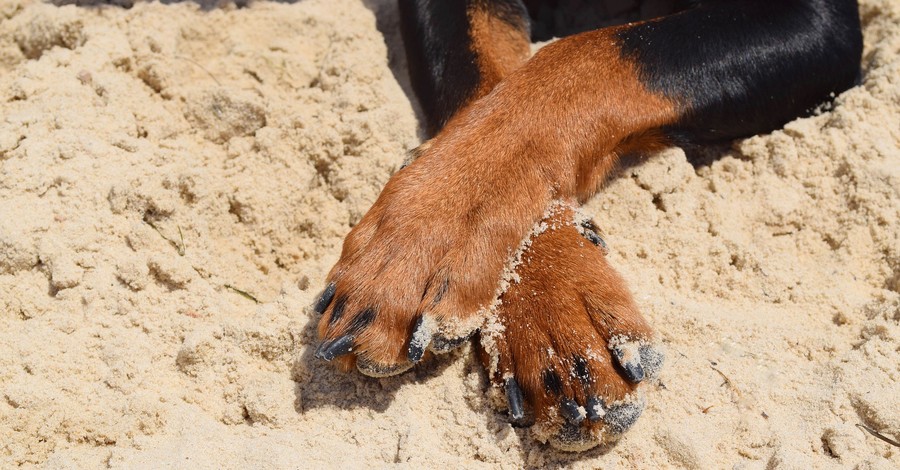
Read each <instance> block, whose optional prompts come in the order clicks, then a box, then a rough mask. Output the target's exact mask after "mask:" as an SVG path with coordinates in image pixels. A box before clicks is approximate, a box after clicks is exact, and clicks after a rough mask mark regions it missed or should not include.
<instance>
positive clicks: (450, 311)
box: [313, 138, 546, 377]
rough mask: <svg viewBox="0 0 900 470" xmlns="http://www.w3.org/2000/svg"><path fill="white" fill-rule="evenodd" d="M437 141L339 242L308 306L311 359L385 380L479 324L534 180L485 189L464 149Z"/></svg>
mask: <svg viewBox="0 0 900 470" xmlns="http://www.w3.org/2000/svg"><path fill="white" fill-rule="evenodd" d="M446 140H448V139H444V141H446ZM449 140H451V141H453V142H456V141H455V140H453V139H449ZM441 142H443V141H442V140H441V139H439V138H435V139H434V140H433V141H431V142H430V143H429V144H427V145H426V146H425V148H426V150H424V151H423V152H421V153H422V155H420V156H419V157H418V158H417V159H416V160H415V161H414V162H412V163H410V164H409V165H408V166H406V167H405V168H403V169H402V170H400V171H399V172H398V173H396V174H395V175H394V176H393V177H392V178H391V180H390V181H389V182H388V184H387V185H386V186H385V188H384V190H383V191H382V193H381V195H380V196H379V197H378V200H377V201H376V202H375V204H374V205H373V206H372V208H371V209H370V210H369V211H368V213H366V215H365V216H364V217H363V218H362V220H361V221H360V222H359V223H358V224H357V225H356V227H354V228H353V230H351V232H350V234H349V235H348V236H347V238H346V239H345V241H344V246H343V250H342V253H341V257H340V259H339V260H338V262H337V264H336V265H335V267H334V268H333V269H332V271H331V273H330V274H329V276H328V282H327V284H326V288H325V289H324V291H323V293H322V294H321V296H320V298H319V299H318V300H317V301H316V303H315V305H314V307H313V309H314V310H315V311H316V312H317V313H319V314H321V315H322V317H321V319H320V322H319V329H318V331H319V337H320V339H321V340H322V342H321V344H320V346H319V348H318V349H317V351H316V353H315V356H316V357H317V358H319V359H322V360H326V361H333V362H335V363H337V364H339V365H340V366H341V367H342V368H344V369H345V370H346V369H350V368H352V367H353V366H354V365H355V366H356V368H357V369H358V370H359V371H360V372H362V373H363V374H366V375H370V376H376V377H383V376H388V375H394V374H398V373H401V372H403V371H405V370H407V369H409V368H410V367H412V366H413V365H414V364H415V363H417V362H418V361H420V360H421V359H422V358H423V357H424V356H425V354H426V353H427V351H432V352H436V353H442V352H447V351H450V350H452V349H453V348H456V347H458V346H460V345H462V344H463V343H465V342H466V340H467V339H469V338H470V337H471V336H472V334H473V333H474V332H475V331H476V330H477V329H478V328H479V327H480V326H481V325H482V323H483V322H484V319H485V317H486V315H487V312H488V311H489V308H490V306H491V304H492V303H493V302H494V301H495V299H496V298H497V285H498V281H499V279H500V276H501V274H502V272H503V268H504V266H505V265H506V264H507V262H508V260H509V259H510V257H511V255H512V254H513V253H514V252H515V251H516V248H517V247H518V245H519V243H520V242H521V240H522V238H523V237H524V236H525V234H526V233H527V231H528V229H529V228H530V227H531V225H532V224H533V223H534V221H535V220H537V219H539V218H540V216H541V211H542V210H543V209H542V207H543V206H545V205H546V202H534V201H531V199H530V198H531V196H530V195H531V194H533V193H534V191H531V192H528V191H527V188H529V187H536V186H537V187H540V186H541V185H540V184H539V183H538V182H536V180H529V178H528V177H527V176H522V177H520V178H516V179H511V178H502V181H499V182H498V181H492V180H491V178H490V176H489V174H488V173H485V172H481V171H480V170H479V165H483V164H485V163H486V161H484V160H482V159H478V160H473V159H474V158H475V157H472V156H471V155H472V152H471V151H464V150H465V149H466V148H469V147H467V146H465V145H463V146H462V149H460V148H459V145H458V144H457V143H453V142H451V144H446V143H441ZM473 145H474V144H473ZM456 155H462V157H454V156H456ZM523 168H530V167H528V166H525V167H523ZM522 171H523V172H524V173H523V174H527V173H528V171H529V170H522ZM491 174H493V173H491ZM531 206H534V207H531Z"/></svg>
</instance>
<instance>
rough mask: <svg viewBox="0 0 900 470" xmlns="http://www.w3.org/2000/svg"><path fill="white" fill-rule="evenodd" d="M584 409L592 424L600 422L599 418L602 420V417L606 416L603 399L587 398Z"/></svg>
mask: <svg viewBox="0 0 900 470" xmlns="http://www.w3.org/2000/svg"><path fill="white" fill-rule="evenodd" d="M586 408H587V410H586V411H587V417H588V419H589V420H591V421H593V422H597V421H600V418H603V415H604V414H606V405H605V404H604V403H603V399H602V398H599V397H588V399H587V407H586Z"/></svg>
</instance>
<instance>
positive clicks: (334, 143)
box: [0, 0, 900, 468]
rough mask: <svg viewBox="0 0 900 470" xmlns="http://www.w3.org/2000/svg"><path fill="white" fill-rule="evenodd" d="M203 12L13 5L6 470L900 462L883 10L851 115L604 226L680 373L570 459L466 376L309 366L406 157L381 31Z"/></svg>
mask: <svg viewBox="0 0 900 470" xmlns="http://www.w3.org/2000/svg"><path fill="white" fill-rule="evenodd" d="M201 6H203V5H197V4H194V3H179V4H174V5H162V4H158V3H152V4H147V3H138V4H136V5H134V6H133V8H130V9H124V8H119V7H108V6H107V7H98V6H74V5H69V6H62V7H60V6H54V5H50V4H43V3H40V2H38V1H36V0H6V1H4V2H2V3H0V398H2V399H0V466H3V467H8V466H13V465H33V464H34V465H39V464H43V465H46V466H50V467H96V466H102V465H109V466H116V467H123V466H124V467H141V466H145V467H160V466H185V467H191V468H197V467H201V468H221V467H231V468H235V467H246V466H254V467H259V466H271V465H277V466H282V467H304V468H309V467H321V466H336V465H341V464H343V465H348V464H351V463H352V464H354V465H360V466H361V465H366V464H368V465H376V466H383V465H385V464H387V463H392V462H401V463H402V462H409V463H413V464H415V465H422V466H428V467H436V466H439V465H449V466H453V467H461V466H467V467H469V466H479V465H480V466H492V467H493V466H502V467H511V468H513V467H520V466H540V465H551V464H567V465H573V466H583V467H598V466H600V467H608V466H612V465H616V464H618V465H621V466H626V467H632V466H637V467H645V468H656V467H660V466H684V467H704V468H708V467H713V468H722V467H731V466H738V467H739V468H762V467H767V466H768V467H771V468H797V467H813V466H815V467H823V466H825V467H827V466H832V467H852V466H856V465H859V466H861V467H862V468H896V467H897V466H898V465H900V450H898V449H895V448H891V447H890V446H889V445H887V444H885V443H884V442H882V441H879V440H877V439H875V438H874V437H872V436H870V435H867V434H865V433H863V432H862V431H861V430H859V429H858V428H856V427H855V425H856V424H857V423H864V424H866V425H868V426H870V427H872V428H875V429H878V430H881V431H884V432H886V433H889V434H890V433H893V435H895V436H897V433H900V385H898V383H900V294H898V292H900V189H898V188H900V78H898V77H900V27H898V24H900V4H897V2H894V1H891V0H869V1H865V2H863V6H862V12H863V16H864V21H865V24H866V53H865V64H864V67H865V73H864V77H863V83H862V85H861V86H859V87H857V88H854V89H853V90H850V91H848V92H847V93H844V94H843V95H842V96H840V97H838V99H837V101H836V103H835V105H834V107H833V109H827V110H822V112H821V113H820V114H818V115H817V116H815V117H811V118H807V119H801V120H798V121H795V122H793V123H791V124H789V125H787V126H786V127H785V129H784V130H781V131H778V132H775V133H773V134H771V135H767V136H759V137H754V138H751V139H747V140H744V141H741V142H737V143H736V144H735V145H734V146H733V147H732V148H729V149H718V150H707V151H706V153H707V154H713V153H716V152H718V153H723V152H724V156H722V157H721V158H718V159H716V160H714V161H712V160H710V161H711V163H709V164H707V165H701V166H699V167H694V166H692V165H691V164H689V163H688V160H687V158H686V157H685V154H684V152H682V151H681V150H677V149H676V150H672V151H669V152H666V153H664V154H663V155H662V156H661V157H660V158H656V159H654V160H651V161H649V162H647V163H645V164H643V165H640V166H637V167H634V168H632V169H629V170H627V171H625V172H624V173H623V174H622V175H620V176H619V177H618V178H616V179H615V180H614V181H612V182H611V184H610V185H609V186H608V187H607V188H606V189H605V190H604V191H603V192H602V193H601V194H599V195H598V196H597V197H596V198H595V199H594V200H592V201H591V202H590V203H589V204H588V206H587V209H588V211H589V212H592V213H594V214H595V215H596V216H597V219H598V220H599V221H600V223H601V225H602V226H603V229H604V231H605V232H606V234H607V235H608V242H609V244H610V248H611V254H610V256H611V257H612V261H613V263H614V264H615V265H616V266H617V267H618V268H619V269H620V271H621V272H622V273H623V274H624V276H625V277H626V278H627V279H629V280H630V281H631V286H632V288H633V290H634V292H635V293H636V297H637V299H638V303H639V305H640V306H641V308H642V309H643V311H644V312H645V314H646V315H647V317H648V318H649V319H650V320H651V323H652V324H654V325H655V327H656V328H657V329H658V330H659V332H660V334H661V337H662V338H663V340H664V341H665V343H666V344H667V347H668V351H669V353H668V357H669V362H668V364H667V366H666V368H665V369H664V371H663V374H662V383H663V384H664V385H663V386H660V387H658V388H657V389H654V390H650V391H649V392H650V393H649V394H648V398H649V407H648V410H647V411H646V412H645V413H644V417H643V418H642V419H641V421H639V424H638V425H637V426H636V428H635V429H634V430H633V431H632V432H631V433H630V434H628V436H627V437H626V438H625V439H624V440H623V442H621V443H620V444H619V445H617V446H615V447H613V448H612V449H605V450H597V451H592V452H589V453H587V454H583V455H568V454H562V453H558V452H556V451H553V450H550V449H547V448H545V447H543V446H540V445H538V444H536V443H535V442H533V441H532V440H531V438H530V436H529V434H528V431H527V430H520V429H513V428H511V427H510V426H509V425H508V424H507V423H506V420H505V418H504V417H503V416H501V415H499V414H497V413H495V412H494V411H492V409H491V408H490V406H489V404H488V402H487V400H486V398H485V395H484V389H485V382H484V378H483V375H482V373H481V371H480V368H479V367H478V366H476V365H475V362H474V361H473V360H472V358H471V357H470V355H468V354H466V353H465V352H463V353H461V354H456V355H451V356H450V357H446V358H441V359H440V360H438V361H437V362H432V363H431V364H427V365H424V366H420V367H418V368H417V369H416V370H415V371H414V372H412V373H409V374H406V375H404V376H401V377H398V378H392V379H385V380H374V379H367V378H364V377H360V376H359V375H358V374H351V375H345V374H340V373H336V372H334V371H333V370H332V369H330V368H329V367H326V366H324V365H322V364H319V363H317V362H316V361H312V360H310V356H311V354H310V348H311V347H312V346H314V336H315V335H314V321H315V319H313V318H311V316H310V315H309V314H308V312H307V311H306V309H305V308H306V306H307V305H308V304H309V303H311V301H312V299H313V296H314V295H315V293H316V292H317V291H318V290H319V289H321V287H322V280H323V276H324V273H325V271H326V270H327V269H328V268H329V267H330V265H331V264H332V263H333V262H334V260H335V259H336V257H337V255H338V251H339V248H340V242H341V240H342V237H343V235H344V234H345V233H346V232H347V231H348V230H349V227H350V226H351V225H352V224H353V223H354V222H355V221H356V220H358V218H359V217H360V216H361V215H362V214H363V213H364V212H365V210H366V209H367V208H368V206H369V205H370V204H371V203H372V201H373V200H374V198H375V196H376V195H377V193H378V191H379V189H380V187H381V186H382V185H383V184H384V182H385V181H386V180H387V178H388V177H389V175H390V174H391V172H392V171H394V170H395V169H396V168H397V166H398V165H399V164H400V163H401V161H402V159H403V155H404V152H405V150H406V149H408V148H411V147H413V146H414V145H416V143H417V134H416V132H417V127H416V126H417V123H416V119H415V114H414V112H413V108H412V106H411V104H410V101H409V99H408V97H407V96H406V95H405V94H404V93H403V91H402V90H401V88H400V86H399V85H398V83H397V79H396V78H395V76H394V74H392V73H391V69H390V68H389V60H388V51H387V48H386V47H385V45H384V39H383V37H382V35H381V34H380V33H379V32H378V30H377V29H376V21H375V16H374V15H373V13H372V10H374V11H375V12H376V13H378V15H379V23H380V24H381V25H382V26H383V29H386V30H389V31H394V28H392V27H391V26H392V25H393V23H392V22H395V21H396V18H395V16H394V12H393V6H392V5H391V4H390V3H389V2H373V3H371V4H368V7H369V8H366V6H367V5H364V4H363V3H360V2H358V1H353V0H340V1H338V0H304V1H301V2H298V3H296V4H279V3H270V2H263V1H260V2H254V3H253V4H252V5H251V6H250V7H248V8H243V9H236V8H234V6H233V5H231V6H228V5H226V6H224V7H220V8H201ZM390 39H391V40H394V39H396V38H395V37H394V36H392V37H391V38H390ZM394 52H397V51H396V50H395V51H394ZM402 60H403V59H402V57H401V56H392V57H391V61H392V62H394V63H395V64H399V63H402ZM395 70H397V71H398V76H400V77H401V80H402V79H403V78H402V75H400V74H402V71H400V70H399V68H398V67H395ZM717 156H719V155H717ZM897 437H900V436H897Z"/></svg>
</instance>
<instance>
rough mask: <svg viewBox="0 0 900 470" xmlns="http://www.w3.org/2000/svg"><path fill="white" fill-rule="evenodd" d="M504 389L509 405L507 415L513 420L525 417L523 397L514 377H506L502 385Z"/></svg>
mask: <svg viewBox="0 0 900 470" xmlns="http://www.w3.org/2000/svg"><path fill="white" fill-rule="evenodd" d="M504 388H505V389H506V403H507V406H508V407H509V417H510V418H512V420H513V421H518V420H520V419H522V418H524V417H525V407H524V405H523V403H524V402H525V398H524V397H523V396H522V389H521V388H519V383H518V382H516V379H514V378H512V377H510V378H508V379H506V384H505V386H504Z"/></svg>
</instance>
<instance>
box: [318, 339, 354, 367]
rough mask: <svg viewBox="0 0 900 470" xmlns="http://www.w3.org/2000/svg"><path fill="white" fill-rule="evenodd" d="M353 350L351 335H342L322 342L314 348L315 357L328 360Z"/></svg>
mask: <svg viewBox="0 0 900 470" xmlns="http://www.w3.org/2000/svg"><path fill="white" fill-rule="evenodd" d="M352 350H353V336H352V335H344V336H341V337H340V338H338V339H336V340H334V341H329V342H325V343H322V344H321V345H319V348H318V349H316V359H322V360H324V361H330V360H332V359H334V358H336V357H338V356H343V355H344V354H347V353H349V352H350V351H352Z"/></svg>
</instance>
